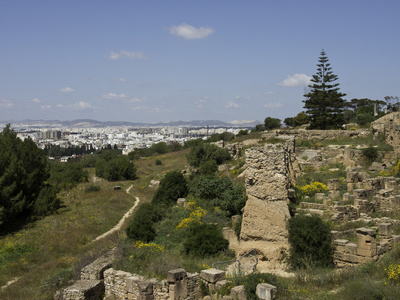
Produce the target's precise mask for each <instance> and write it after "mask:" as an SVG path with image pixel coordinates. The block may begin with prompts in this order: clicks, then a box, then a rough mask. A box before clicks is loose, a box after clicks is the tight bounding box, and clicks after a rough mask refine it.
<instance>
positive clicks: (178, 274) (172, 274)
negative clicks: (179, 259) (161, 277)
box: [167, 269, 186, 284]
mask: <svg viewBox="0 0 400 300" xmlns="http://www.w3.org/2000/svg"><path fill="white" fill-rule="evenodd" d="M185 277H186V271H185V270H184V269H175V270H170V271H168V275H167V281H168V283H170V284H174V283H176V282H178V281H182V280H183V279H184V278H185Z"/></svg>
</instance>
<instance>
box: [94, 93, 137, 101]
mask: <svg viewBox="0 0 400 300" xmlns="http://www.w3.org/2000/svg"><path fill="white" fill-rule="evenodd" d="M102 98H103V99H107V100H114V101H120V102H125V103H135V102H141V100H140V99H138V98H134V97H128V96H127V95H126V94H124V93H121V94H119V95H118V94H115V93H108V94H104V95H103V96H102Z"/></svg>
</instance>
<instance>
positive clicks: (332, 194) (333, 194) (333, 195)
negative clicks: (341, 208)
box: [329, 190, 340, 199]
mask: <svg viewBox="0 0 400 300" xmlns="http://www.w3.org/2000/svg"><path fill="white" fill-rule="evenodd" d="M339 197H340V191H339V190H332V191H329V198H331V199H337V198H339Z"/></svg>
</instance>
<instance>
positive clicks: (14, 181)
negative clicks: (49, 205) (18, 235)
mask: <svg viewBox="0 0 400 300" xmlns="http://www.w3.org/2000/svg"><path fill="white" fill-rule="evenodd" d="M48 178H49V169H48V165H47V157H46V154H45V152H44V151H43V150H41V149H39V148H38V147H37V146H36V144H35V143H34V142H33V141H32V140H31V139H29V138H28V139H24V140H23V141H22V140H21V139H19V138H18V137H17V133H16V132H14V130H12V129H11V128H10V125H7V126H6V127H5V128H4V129H3V131H2V133H0V226H1V225H3V226H7V225H8V224H9V223H10V222H12V221H13V220H15V219H26V218H27V217H29V216H30V215H31V214H32V212H33V210H34V209H35V208H34V207H35V202H36V201H37V199H38V197H39V195H40V194H41V191H42V189H43V188H44V187H45V181H46V180H47V179H48ZM46 192H47V191H46ZM44 194H45V192H43V193H42V195H41V196H40V197H41V201H42V202H43V201H47V200H49V201H51V202H53V200H54V199H49V197H47V196H46V197H45V196H44ZM50 198H51V197H50ZM46 199H47V200H46ZM54 203H56V201H55V202H54ZM41 206H42V207H44V206H46V205H45V204H43V203H42V204H41ZM40 211H41V212H42V211H43V210H40Z"/></svg>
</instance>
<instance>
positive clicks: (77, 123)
mask: <svg viewBox="0 0 400 300" xmlns="http://www.w3.org/2000/svg"><path fill="white" fill-rule="evenodd" d="M8 123H10V124H11V126H12V127H14V128H24V127H29V128H32V127H35V128H60V127H78V128H89V127H99V128H100V127H111V126H112V127H123V126H130V127H166V126H182V127H206V126H209V127H236V128H242V127H243V128H248V127H254V126H256V125H257V124H260V123H262V122H261V121H232V122H224V121H218V120H193V121H180V120H179V121H167V122H158V123H135V122H126V121H97V120H92V119H78V120H72V121H59V120H22V121H14V120H7V121H0V125H2V124H3V126H2V127H4V126H5V124H8Z"/></svg>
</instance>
